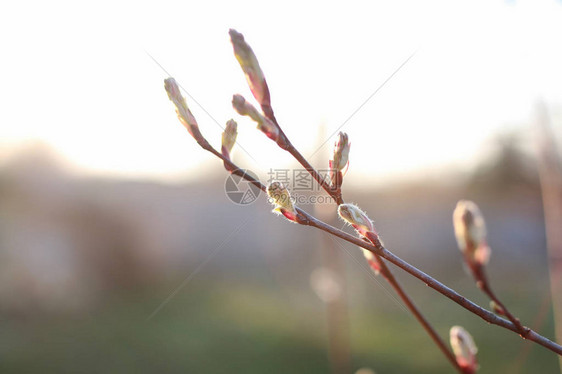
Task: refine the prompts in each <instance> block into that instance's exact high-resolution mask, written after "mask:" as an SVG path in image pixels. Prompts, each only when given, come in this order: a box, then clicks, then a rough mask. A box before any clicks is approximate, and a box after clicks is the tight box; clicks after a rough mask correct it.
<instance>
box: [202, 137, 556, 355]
mask: <svg viewBox="0 0 562 374" xmlns="http://www.w3.org/2000/svg"><path fill="white" fill-rule="evenodd" d="M200 145H201V144H200ZM201 146H202V147H203V145H201ZM203 148H204V149H205V150H207V151H209V152H211V153H213V154H214V155H215V156H217V157H218V158H220V159H221V160H223V162H225V163H226V164H227V165H229V166H230V167H231V168H232V170H233V171H232V173H234V174H236V175H239V176H240V177H242V178H244V179H246V180H247V181H248V182H251V183H252V184H254V185H256V186H257V187H259V188H260V189H261V190H262V191H265V189H266V188H265V186H264V185H263V184H262V183H261V182H259V181H257V180H256V179H254V178H253V177H251V176H250V175H248V174H246V173H244V172H243V171H242V169H240V168H239V167H238V166H237V165H236V164H234V163H233V162H232V161H231V160H229V159H228V158H226V157H224V156H223V155H222V154H221V153H220V152H217V151H216V150H215V149H214V148H212V147H211V146H210V145H208V146H206V147H203ZM296 209H297V212H298V213H299V223H300V224H302V225H306V226H312V227H315V228H317V229H320V230H322V231H325V232H327V233H329V234H332V235H334V236H337V237H338V238H340V239H343V240H345V241H347V242H349V243H352V244H355V245H357V246H359V247H362V248H365V249H366V250H368V251H370V252H372V253H373V254H377V255H379V256H380V257H382V258H384V259H386V260H388V261H390V262H391V263H393V264H394V265H396V266H398V267H399V268H400V269H402V270H404V271H405V272H407V273H409V274H410V275H412V276H413V277H415V278H417V279H419V280H421V281H422V282H424V283H425V284H426V285H427V286H428V287H431V288H433V289H434V290H435V291H437V292H439V293H440V294H442V295H443V296H445V297H447V298H448V299H450V300H452V301H454V302H455V303H457V304H458V305H460V306H461V307H463V308H465V309H466V310H468V311H470V312H472V313H474V314H475V315H477V316H479V317H480V318H482V319H483V320H484V321H486V322H488V323H490V324H493V325H496V326H499V327H503V328H505V329H507V330H511V331H513V332H515V333H517V334H519V329H518V328H517V326H515V324H514V323H513V322H511V321H508V320H506V319H504V318H501V317H499V316H497V315H496V314H494V313H492V312H490V311H488V310H486V309H484V308H482V307H481V306H479V305H478V304H475V303H474V302H472V301H471V300H469V299H467V298H466V297H464V296H462V295H461V294H459V293H458V292H456V291H455V290H453V289H451V288H449V287H447V286H446V285H444V284H443V283H441V282H439V281H438V280H437V279H435V278H433V277H431V276H429V275H427V274H426V273H424V272H423V271H421V270H420V269H418V268H416V267H415V266H413V265H411V264H409V263H408V262H406V261H404V260H402V259H401V258H400V257H398V256H396V255H395V254H393V253H392V252H390V251H389V250H387V249H386V248H385V247H384V246H383V245H382V244H381V243H380V241H378V242H376V243H375V244H369V243H366V242H365V241H363V240H361V239H359V238H357V237H355V236H353V235H350V234H348V233H346V232H344V231H342V230H340V229H338V228H336V227H333V226H330V225H328V224H326V223H325V222H323V221H320V220H318V219H316V218H315V217H313V216H312V215H310V214H308V213H307V212H305V211H304V210H302V209H300V208H296ZM525 339H527V340H530V341H533V342H535V343H537V344H539V345H542V346H543V347H545V348H547V349H549V350H551V351H552V352H555V353H557V354H558V355H560V356H562V346H561V345H560V344H558V343H556V342H553V341H552V340H550V339H548V338H546V337H544V336H542V335H540V334H538V333H537V332H535V331H533V330H532V329H529V331H528V333H527V336H526V337H525Z"/></svg>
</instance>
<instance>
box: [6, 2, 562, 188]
mask: <svg viewBox="0 0 562 374" xmlns="http://www.w3.org/2000/svg"><path fill="white" fill-rule="evenodd" d="M276 4H277V5H266V3H265V2H263V1H261V2H259V1H255V2H249V1H230V2H211V1H198V2H191V1H177V2H166V1H159V2H153V3H148V2H114V1H110V2H106V1H96V2H91V3H85V2H84V3H82V2H70V1H69V2H58V1H50V2H25V1H22V2H12V3H11V4H10V5H7V4H3V5H2V7H1V9H0V33H1V35H2V43H1V44H0V46H1V48H2V50H1V51H2V59H1V61H2V62H1V64H0V95H1V97H0V99H1V102H2V106H1V108H2V109H1V110H0V135H1V137H0V158H2V159H4V160H6V159H8V158H9V156H10V155H11V154H12V153H13V152H15V151H17V150H18V149H21V148H22V147H24V146H25V145H26V144H28V143H30V142H35V141H41V142H44V143H47V144H49V145H51V146H52V147H53V148H55V149H56V151H57V152H59V153H60V154H61V155H62V156H63V157H65V158H66V159H67V160H68V162H69V163H70V165H72V168H73V169H74V170H75V171H76V172H79V173H86V174H94V175H110V176H123V177H129V178H134V177H142V178H151V179H157V180H168V181H169V180H177V179H179V180H182V179H185V178H186V177H187V176H188V175H189V174H190V173H192V174H193V173H194V171H196V170H200V167H201V166H202V165H203V167H204V168H214V169H217V170H220V168H221V167H222V166H221V164H220V163H219V162H218V161H216V160H214V159H213V158H212V156H210V155H209V154H207V153H205V152H204V151H202V150H201V149H199V148H198V147H197V145H196V144H195V142H194V141H193V140H192V139H191V138H190V137H189V135H188V133H187V132H186V131H185V130H184V129H183V127H182V126H181V125H180V124H179V122H178V121H177V118H176V116H175V113H174V110H173V105H172V104H171V102H170V101H169V100H168V98H167V96H166V93H165V91H164V89H163V80H164V79H165V78H166V77H167V75H166V73H164V72H163V71H162V70H161V68H160V67H159V66H158V65H157V64H156V63H155V62H154V61H152V59H151V58H150V57H149V56H148V54H147V53H149V54H150V55H152V56H153V57H154V58H155V59H156V60H157V61H158V62H159V63H160V64H161V65H162V66H163V67H164V68H165V69H166V70H167V71H169V72H170V74H172V75H173V76H174V77H175V78H176V80H177V81H178V82H179V83H180V84H181V85H182V86H183V87H184V88H185V89H186V90H187V91H188V92H189V94H190V95H191V96H192V97H193V98H195V99H196V100H197V102H199V103H200V104H201V105H202V107H203V108H204V110H203V109H202V108H200V107H199V106H197V105H196V104H195V103H194V102H193V101H192V100H190V99H189V98H188V104H189V105H190V107H191V109H192V111H193V113H194V115H195V116H196V118H197V119H198V122H199V124H200V127H201V130H202V132H203V133H204V134H205V135H206V136H207V138H208V139H209V141H210V142H211V143H213V144H214V145H215V146H217V147H220V133H221V131H222V130H221V128H220V127H219V125H217V123H215V122H214V120H213V119H212V118H210V117H209V116H208V115H207V114H206V113H205V111H206V112H208V113H210V114H211V116H212V117H213V118H214V119H215V120H216V121H217V122H218V123H219V124H220V125H221V126H223V125H224V123H225V122H226V121H227V120H228V119H229V118H235V119H236V120H237V121H238V122H239V133H240V134H239V143H240V145H241V146H242V147H243V148H244V149H245V150H246V151H247V152H248V154H249V155H250V156H251V158H250V157H249V156H247V155H246V154H245V153H244V152H243V151H241V150H240V149H238V150H237V151H235V154H234V158H235V160H236V161H237V162H238V161H239V163H240V164H241V165H243V166H247V167H249V168H251V169H252V170H256V169H257V170H261V171H267V170H269V168H281V167H286V166H287V162H288V161H289V160H290V158H289V157H288V156H286V155H285V154H283V152H282V151H281V150H278V149H275V146H274V144H273V143H272V142H270V141H268V139H266V138H265V137H264V136H263V135H262V134H261V133H259V132H258V131H257V130H255V128H254V125H253V124H252V123H251V122H250V121H249V120H246V119H242V118H240V117H239V116H238V115H237V114H236V113H235V112H234V110H233V109H232V107H231V104H230V101H231V97H232V94H234V93H241V94H243V95H244V96H245V97H246V98H247V99H250V98H251V94H250V92H249V90H248V88H247V86H246V82H245V80H244V77H243V75H242V72H241V70H240V67H239V66H238V64H237V62H236V60H235V59H234V57H233V54H232V47H231V45H230V42H229V38H228V29H229V28H235V29H237V30H238V31H240V32H242V33H243V34H244V35H245V37H246V40H247V41H248V42H249V43H250V45H251V46H252V47H253V49H254V51H255V53H256V55H257V56H258V59H259V60H260V63H261V66H262V68H263V70H264V72H265V75H266V78H267V81H268V84H269V87H270V91H271V96H272V103H273V107H274V110H275V112H276V115H277V118H278V120H279V122H280V123H281V125H282V126H283V128H284V129H285V132H286V133H287V134H288V136H289V137H290V139H291V140H292V141H293V143H294V144H295V145H296V146H297V147H298V148H299V149H301V151H302V153H303V154H305V155H310V154H312V153H313V152H314V151H315V150H316V149H317V148H318V145H319V142H320V141H319V140H317V136H318V134H319V128H320V127H321V126H322V128H323V129H324V132H323V135H322V137H323V138H322V139H326V138H328V137H329V136H330V135H331V134H333V133H334V132H336V131H337V129H338V128H339V127H340V126H341V125H342V124H344V122H346V120H347V119H348V118H349V117H350V115H351V114H352V113H354V112H355V111H356V110H357V109H358V108H359V107H360V106H361V105H362V104H363V103H364V102H365V100H366V99H367V98H368V97H369V96H370V95H372V94H373V93H374V92H375V90H376V89H377V88H378V87H379V86H380V85H381V84H382V83H383V82H384V81H385V80H386V79H387V78H388V77H389V76H390V75H391V74H392V73H393V72H394V71H395V70H396V69H397V68H398V67H399V66H400V65H401V64H402V63H403V62H404V61H405V60H406V59H407V58H408V57H409V56H410V55H412V54H413V53H415V54H414V56H413V57H412V58H411V59H410V60H409V62H408V63H406V64H405V65H404V66H403V67H402V68H401V69H400V71H398V72H397V73H396V74H395V75H394V77H393V78H392V79H390V80H389V81H388V83H387V84H386V85H385V86H384V87H383V88H382V89H380V91H379V92H378V93H376V94H375V95H374V96H373V97H372V98H371V99H370V100H369V101H367V102H366V103H365V105H364V106H363V107H362V108H361V109H360V110H359V111H358V112H357V113H356V114H355V115H354V116H352V117H351V119H349V121H347V122H346V123H345V125H344V126H343V127H342V128H341V130H342V131H346V132H347V133H348V134H349V137H350V140H351V142H352V149H351V154H350V172H353V173H354V174H355V175H365V174H368V175H370V176H371V177H372V178H374V179H380V180H384V179H385V178H388V177H396V176H398V177H400V176H401V175H406V174H409V173H420V172H425V171H427V170H434V169H436V168H439V167H443V166H447V167H459V168H462V167H466V166H470V165H471V164H472V163H474V161H475V160H478V159H479V158H482V155H485V154H486V144H489V139H491V138H492V137H493V136H494V134H497V133H498V132H501V131H505V129H508V128H510V127H511V128H526V129H529V130H530V120H531V119H532V118H533V108H534V105H535V104H536V102H537V101H538V100H539V99H542V100H544V101H545V102H546V103H547V104H548V105H549V106H550V107H552V108H560V106H561V105H562V72H561V67H562V48H561V47H560V46H561V44H560V39H561V37H562V3H561V2H560V1H547V0H545V1H465V2H456V1H429V2H419V1H392V2H391V1H388V2H380V1H373V2H354V1H347V2H345V3H344V2H341V1H339V2H327V1H323V2H308V3H304V2H296V1H294V2H293V1H286V2H278V3H276ZM555 127H556V131H557V133H558V134H560V133H561V132H562V125H561V124H555ZM333 141H334V138H333V137H332V138H330V139H329V140H328V142H327V143H326V145H325V147H324V148H323V149H322V151H321V152H319V156H321V157H327V153H328V151H329V150H330V149H331V147H332V144H333ZM315 161H316V162H317V164H316V165H317V166H318V167H319V168H323V167H325V165H324V164H323V162H324V161H323V160H321V159H320V158H315ZM326 164H327V160H326Z"/></svg>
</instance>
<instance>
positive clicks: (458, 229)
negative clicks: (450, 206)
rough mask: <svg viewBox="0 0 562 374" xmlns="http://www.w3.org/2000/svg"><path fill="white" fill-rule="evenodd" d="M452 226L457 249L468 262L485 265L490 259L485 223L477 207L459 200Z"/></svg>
mask: <svg viewBox="0 0 562 374" xmlns="http://www.w3.org/2000/svg"><path fill="white" fill-rule="evenodd" d="M453 225H454V227H455V236H456V238H457V243H458V245H459V249H460V250H461V252H463V253H464V254H465V256H466V258H467V260H468V261H470V262H472V263H474V264H477V265H485V264H486V263H488V260H489V258H490V247H488V244H487V242H486V223H485V222H484V217H483V216H482V213H481V212H480V209H478V206H477V205H476V204H474V203H473V202H472V201H468V200H461V201H459V202H458V203H457V207H456V208H455V211H454V213H453Z"/></svg>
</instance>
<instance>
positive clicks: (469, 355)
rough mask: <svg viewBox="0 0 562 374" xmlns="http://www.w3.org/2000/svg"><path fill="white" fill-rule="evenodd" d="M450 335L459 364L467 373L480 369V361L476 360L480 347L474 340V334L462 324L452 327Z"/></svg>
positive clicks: (470, 373)
mask: <svg viewBox="0 0 562 374" xmlns="http://www.w3.org/2000/svg"><path fill="white" fill-rule="evenodd" d="M449 336H450V341H451V347H452V348H453V352H454V353H455V357H456V359H457V363H458V364H459V366H460V367H461V368H462V369H463V370H464V371H465V372H466V373H467V374H472V373H475V372H476V370H478V362H477V361H476V353H477V352H478V349H477V348H476V345H475V344H474V340H472V336H470V334H469V333H468V332H467V331H466V330H465V329H463V328H462V327H461V326H453V327H451V330H450V332H449Z"/></svg>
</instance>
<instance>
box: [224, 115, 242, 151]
mask: <svg viewBox="0 0 562 374" xmlns="http://www.w3.org/2000/svg"><path fill="white" fill-rule="evenodd" d="M237 127H238V125H237V124H236V121H234V120H233V119H230V120H228V122H227V123H226V127H225V129H224V131H223V133H222V148H221V150H222V154H223V155H224V156H226V157H229V158H230V152H231V151H232V147H234V143H236V136H237V135H238V132H237Z"/></svg>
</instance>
